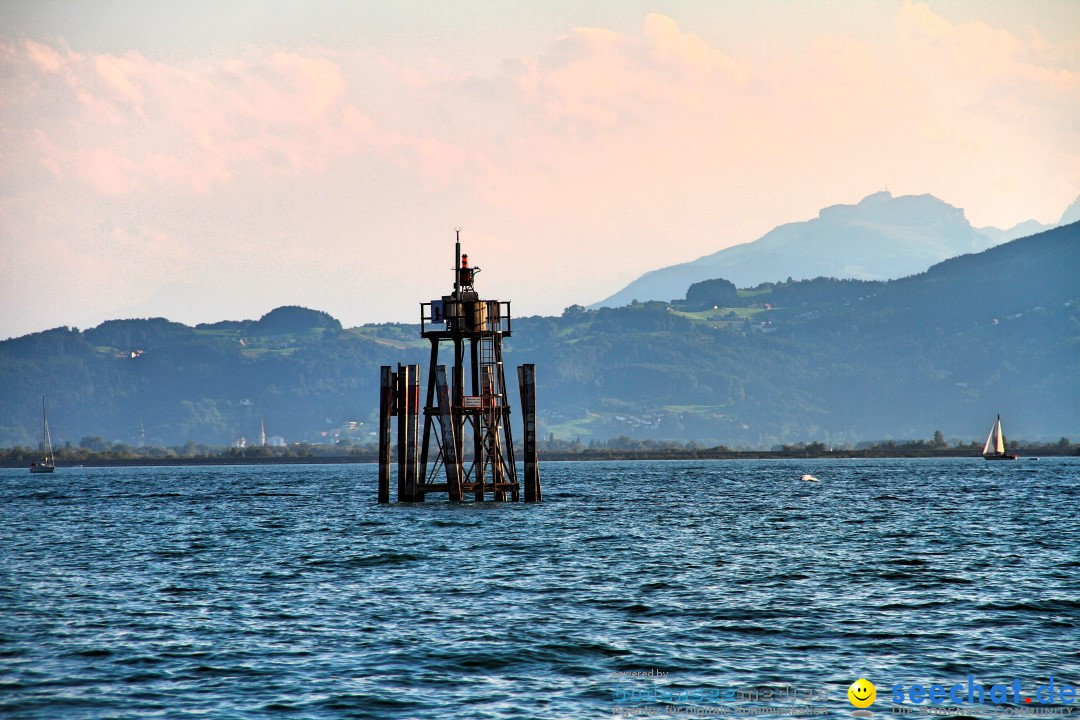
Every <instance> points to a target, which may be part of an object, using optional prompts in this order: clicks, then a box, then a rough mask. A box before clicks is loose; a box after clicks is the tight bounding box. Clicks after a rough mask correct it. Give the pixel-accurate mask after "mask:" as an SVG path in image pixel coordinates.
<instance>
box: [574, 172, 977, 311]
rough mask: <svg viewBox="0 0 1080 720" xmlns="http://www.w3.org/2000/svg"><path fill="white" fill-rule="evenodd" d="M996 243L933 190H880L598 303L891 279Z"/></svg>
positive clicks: (659, 273)
mask: <svg viewBox="0 0 1080 720" xmlns="http://www.w3.org/2000/svg"><path fill="white" fill-rule="evenodd" d="M993 244H994V242H993V241H992V240H991V239H990V238H989V237H987V235H985V234H982V233H980V232H978V231H976V230H975V229H973V228H972V227H971V224H970V223H969V222H968V220H967V218H966V217H965V216H964V211H963V210H962V209H961V208H958V207H955V206H953V205H950V204H949V203H947V202H945V201H943V200H941V199H939V198H936V197H934V196H933V195H929V194H924V195H901V196H899V197H896V196H893V194H892V193H890V192H889V191H888V190H883V191H880V192H875V193H871V194H870V195H867V196H866V197H864V198H863V199H862V200H860V201H859V202H858V203H855V204H853V205H851V204H838V205H831V206H829V207H826V208H822V209H821V211H820V212H819V213H818V216H817V217H816V218H812V219H810V220H805V221H802V222H793V223H788V224H786V225H781V226H779V227H776V228H774V229H773V230H771V231H769V232H768V233H766V234H765V235H764V236H762V237H761V238H759V239H757V240H755V241H754V242H750V243H744V244H742V245H734V246H732V247H728V248H725V249H723V250H720V251H718V252H715V253H713V254H711V255H706V256H705V257H702V258H698V259H697V260H694V261H693V262H689V263H683V264H681V265H673V266H670V267H666V268H660V269H658V270H653V271H651V272H648V273H646V274H644V275H642V276H641V277H640V278H638V279H637V280H635V281H634V282H632V283H630V284H629V285H628V286H626V287H625V288H624V289H622V290H620V291H619V292H617V293H615V294H614V295H612V296H611V297H609V298H607V299H606V300H603V301H601V302H599V303H596V305H594V307H601V306H608V307H618V306H620V305H626V304H628V303H630V302H631V301H633V300H635V299H636V300H640V301H643V302H644V301H646V300H671V299H674V298H681V297H683V296H684V295H685V293H686V289H687V288H688V287H689V286H690V285H692V284H693V283H696V282H700V281H702V280H710V279H713V278H724V279H727V280H730V281H732V282H734V283H735V284H736V285H737V286H739V287H754V286H756V285H759V284H761V283H763V282H775V281H778V280H784V279H785V278H788V277H791V278H793V279H796V280H800V279H811V278H815V277H822V276H824V277H835V278H854V279H860V280H889V279H893V278H899V277H903V276H905V275H913V274H915V273H920V272H923V271H924V270H926V269H927V268H929V267H930V266H931V265H933V264H935V263H938V262H941V261H942V260H946V259H948V258H950V257H954V256H956V255H961V254H964V253H970V252H977V251H979V250H985V249H986V248H988V247H990V246H992V245H993Z"/></svg>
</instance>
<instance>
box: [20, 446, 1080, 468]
mask: <svg viewBox="0 0 1080 720" xmlns="http://www.w3.org/2000/svg"><path fill="white" fill-rule="evenodd" d="M1010 452H1015V453H1016V454H1017V455H1019V458H1018V459H1017V461H1016V462H1023V461H1024V460H1037V459H1038V458H1041V457H1077V456H1080V451H1078V450H1076V449H1075V448H1066V449H1058V448H1053V447H1035V448H1017V449H1015V450H1010ZM981 457H982V456H981V455H978V454H972V452H971V450H970V449H967V448H950V449H943V450H903V449H899V448H897V449H879V448H874V449H867V450H824V451H819V452H818V451H813V452H807V451H799V450H744V451H734V450H656V451H653V450H643V451H629V450H624V451H620V450H583V451H581V452H557V451H553V452H542V453H539V459H540V462H542V463H543V462H572V461H580V462H604V461H608V462H610V461H619V462H626V461H634V460H814V459H902V458H971V459H973V460H975V459H981ZM377 462H378V458H377V457H375V456H374V455H369V454H362V455H361V454H357V455H310V456H298V457H287V456H268V457H240V456H233V455H222V456H205V457H187V458H184V457H171V458H143V457H140V458H86V459H81V460H79V461H75V462H67V461H65V460H62V459H59V460H57V464H56V467H57V468H65V467H170V466H177V467H184V466H199V465H336V464H352V463H357V464H374V463H377ZM393 462H394V464H395V465H396V455H395V457H394V458H393ZM0 467H3V468H20V467H27V465H26V464H25V463H20V462H16V461H13V460H2V461H0Z"/></svg>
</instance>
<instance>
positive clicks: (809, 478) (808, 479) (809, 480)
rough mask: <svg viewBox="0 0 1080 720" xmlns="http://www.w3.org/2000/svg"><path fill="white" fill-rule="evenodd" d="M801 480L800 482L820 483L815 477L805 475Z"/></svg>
mask: <svg viewBox="0 0 1080 720" xmlns="http://www.w3.org/2000/svg"><path fill="white" fill-rule="evenodd" d="M799 479H800V480H805V481H806V482H819V481H818V479H817V478H816V477H814V476H813V475H803V476H802V477H801V478H799Z"/></svg>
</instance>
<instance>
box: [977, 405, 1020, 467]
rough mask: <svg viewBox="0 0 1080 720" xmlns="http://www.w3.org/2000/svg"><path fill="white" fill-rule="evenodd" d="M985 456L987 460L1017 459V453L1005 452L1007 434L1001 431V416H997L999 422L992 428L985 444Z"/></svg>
mask: <svg viewBox="0 0 1080 720" xmlns="http://www.w3.org/2000/svg"><path fill="white" fill-rule="evenodd" d="M982 454H983V458H985V459H986V460H1015V459H1016V456H1015V455H1009V454H1007V453H1006V452H1005V436H1004V435H1003V434H1002V433H1001V416H1000V415H998V416H997V422H995V423H994V427H992V428H990V435H989V436H988V437H987V438H986V444H985V445H983V451H982Z"/></svg>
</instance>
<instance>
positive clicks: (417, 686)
mask: <svg viewBox="0 0 1080 720" xmlns="http://www.w3.org/2000/svg"><path fill="white" fill-rule="evenodd" d="M375 473H376V468H375V467H374V466H371V465H310V466H254V467H216V466H215V467H169V468H125V469H105V468H86V469H82V468H60V469H58V470H57V471H56V473H55V474H53V475H51V476H42V475H35V476H32V475H30V474H29V473H27V472H26V471H25V470H2V471H0V717H3V718H8V719H15V718H48V719H50V720H51V719H63V720H67V719H72V720H77V719H82V718H140V719H141V718H153V717H160V718H188V717H198V718H212V719H218V718H223V719H224V718H286V717H299V718H398V717H403V718H406V717H415V718H584V717H611V716H612V715H613V714H619V713H626V712H629V710H626V708H635V710H634V711H635V712H642V713H645V712H658V711H659V712H662V711H664V704H663V703H662V702H661V700H663V699H664V698H665V697H668V695H666V694H670V693H674V694H675V696H676V701H675V704H674V705H670V706H668V707H669V708H676V709H679V711H680V714H684V715H686V714H691V715H694V714H696V715H699V716H717V715H720V714H729V715H738V714H747V713H750V712H759V711H760V710H761V709H762V708H771V709H773V711H777V710H778V709H779V710H781V711H782V710H784V709H785V708H786V709H787V711H789V712H792V713H795V712H803V713H809V712H817V713H828V714H830V715H834V716H836V715H839V716H843V717H851V714H852V712H854V711H855V707H854V706H853V705H852V704H851V703H850V702H849V701H848V697H847V689H848V686H849V685H851V684H852V683H853V682H854V681H855V680H856V679H858V678H860V677H863V678H866V679H868V680H870V681H871V682H873V683H874V684H875V685H876V686H877V701H876V702H875V703H874V704H873V705H872V706H871V707H870V708H868V710H869V711H872V712H873V713H874V716H875V717H877V718H884V717H890V716H893V702H892V690H891V688H892V687H893V686H894V685H903V686H904V687H905V688H910V686H911V685H912V684H921V685H923V686H925V687H926V688H929V687H930V686H931V685H932V684H941V685H943V686H944V688H945V690H946V692H948V689H949V688H950V687H951V686H953V685H954V684H963V688H964V689H963V692H964V694H965V695H966V693H967V691H968V690H967V688H968V683H969V677H968V676H969V675H970V676H972V679H971V682H973V683H974V684H981V685H984V687H985V691H986V693H987V695H989V693H990V692H991V686H992V685H995V684H1000V685H1008V686H1009V687H1010V688H1011V687H1012V683H1013V681H1014V679H1015V680H1018V681H1019V683H1020V687H1021V690H1022V695H1021V697H1020V698H1019V700H1020V702H1019V703H1017V702H1014V698H1013V697H1012V696H1011V695H1010V696H1009V697H1008V698H1006V699H1005V701H1004V702H1001V703H997V704H996V705H995V704H987V705H984V706H975V708H974V709H973V707H972V706H971V705H965V706H964V710H963V711H964V713H965V714H967V715H976V716H979V717H1003V716H1004V715H1002V713H1026V712H1031V711H1032V709H1036V710H1040V711H1041V712H1045V711H1046V710H1051V711H1054V712H1063V711H1065V710H1071V712H1072V715H1074V716H1080V704H1075V705H1074V704H1070V703H1069V698H1068V697H1062V696H1061V690H1062V687H1063V685H1066V684H1071V685H1072V686H1073V687H1076V686H1077V685H1080V508H1078V505H1080V503H1078V501H1080V459H1077V458H1070V459H1041V460H1038V461H1035V460H1019V461H1017V462H1001V463H987V462H984V461H983V460H981V459H970V460H967V459H964V460H957V459H949V460H798V461H786V460H785V461H776V460H756V461H697V462H695V461H685V462H683V461H680V462H633V463H629V462H627V463H547V464H545V465H543V466H542V468H541V473H542V482H543V488H544V500H545V501H544V503H543V504H541V505H534V506H529V505H525V504H510V503H506V504H495V503H484V504H475V503H472V502H469V503H463V504H460V505H450V504H449V503H447V502H446V501H445V500H441V499H433V500H431V501H429V502H428V503H426V504H423V505H400V506H399V505H391V506H379V505H376V504H375V492H376V488H375ZM803 473H811V474H813V475H814V476H816V477H818V478H819V479H820V482H818V483H810V482H803V481H801V480H800V476H801V475H802V474H803ZM650 671H652V672H654V675H653V676H651V677H649V676H645V677H635V676H625V675H624V676H618V677H614V676H613V674H614V673H630V672H650ZM656 671H659V672H662V673H666V675H663V676H657V675H655V672H656ZM1051 677H1053V678H1054V683H1055V690H1054V692H1055V693H1056V694H1055V696H1054V701H1053V702H1052V703H1048V704H1040V703H1038V702H1037V700H1036V699H1035V693H1036V692H1037V691H1038V687H1039V686H1040V685H1044V684H1047V683H1049V681H1050V678H1051ZM791 687H795V688H797V690H793V691H792V690H788V691H786V692H788V695H786V696H782V695H781V692H782V691H781V690H779V688H791ZM766 689H770V690H772V691H773V692H774V694H773V695H771V696H766V695H764V692H765V690H766ZM734 691H738V694H735V695H734V699H732V696H733V692H734ZM751 691H752V692H757V693H759V694H758V695H756V696H755V695H753V694H752V692H751ZM679 693H683V694H682V696H680V695H679ZM695 693H696V694H695ZM710 693H711V694H710ZM620 695H621V697H620ZM718 697H719V698H720V699H719V700H718V699H717V698H718ZM1028 697H1031V698H1032V703H1027V702H1026V700H1027V698H1028ZM807 698H809V699H807ZM669 699H670V698H669ZM998 699H1001V698H1000V696H998ZM680 700H681V702H680ZM987 701H988V702H989V699H988V700H987ZM906 707H909V708H919V707H929V705H928V704H927V703H923V704H922V705H912V704H911V703H910V701H909V702H908V705H907V706H906ZM935 707H936V708H953V710H956V708H958V707H959V706H957V705H956V704H955V703H950V702H946V703H944V704H943V705H935ZM799 708H802V709H799ZM806 708H816V709H812V710H808V709H806ZM668 712H671V710H670V709H669V710H668Z"/></svg>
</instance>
